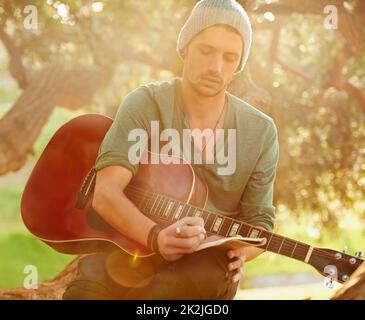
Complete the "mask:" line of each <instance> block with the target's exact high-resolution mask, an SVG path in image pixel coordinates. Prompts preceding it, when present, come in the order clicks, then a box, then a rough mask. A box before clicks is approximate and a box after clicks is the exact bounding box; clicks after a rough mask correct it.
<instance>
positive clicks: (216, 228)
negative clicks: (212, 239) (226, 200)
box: [212, 216, 223, 234]
mask: <svg viewBox="0 0 365 320" xmlns="http://www.w3.org/2000/svg"><path fill="white" fill-rule="evenodd" d="M222 222H223V218H221V217H219V216H217V217H216V218H215V221H214V225H213V230H212V231H213V232H214V233H217V234H219V230H220V228H221V226H222Z"/></svg>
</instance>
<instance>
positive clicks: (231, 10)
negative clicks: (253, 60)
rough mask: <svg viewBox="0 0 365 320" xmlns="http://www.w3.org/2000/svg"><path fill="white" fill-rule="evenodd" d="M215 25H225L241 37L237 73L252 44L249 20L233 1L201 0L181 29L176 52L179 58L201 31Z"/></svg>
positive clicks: (244, 62) (240, 69) (239, 6)
mask: <svg viewBox="0 0 365 320" xmlns="http://www.w3.org/2000/svg"><path fill="white" fill-rule="evenodd" d="M215 24H226V25H229V26H231V27H233V28H234V29H236V30H237V31H238V32H239V33H240V34H241V36H242V39H243V42H244V49H243V53H242V57H241V63H240V65H239V68H238V72H239V71H242V70H243V67H244V66H245V64H246V62H247V59H248V54H249V52H250V48H251V42H252V29H251V23H250V19H249V17H248V15H247V13H246V11H245V9H243V7H242V6H241V5H240V4H239V3H237V1H235V0H201V1H199V2H198V3H197V4H196V5H195V7H194V8H193V10H192V12H191V14H190V16H189V18H188V19H187V20H186V22H185V24H184V26H183V27H182V29H181V31H180V34H179V37H178V40H177V48H176V51H177V53H178V55H179V56H180V58H182V56H181V52H182V50H183V49H184V48H185V46H186V45H187V44H188V43H189V42H190V41H191V40H192V39H193V38H194V37H195V36H196V35H197V34H198V33H199V32H200V31H202V30H204V29H205V28H208V27H210V26H212V25H215Z"/></svg>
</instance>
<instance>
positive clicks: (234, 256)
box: [227, 248, 246, 282]
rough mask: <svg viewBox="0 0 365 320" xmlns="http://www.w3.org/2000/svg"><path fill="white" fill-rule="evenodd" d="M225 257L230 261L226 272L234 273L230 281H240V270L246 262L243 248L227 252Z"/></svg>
mask: <svg viewBox="0 0 365 320" xmlns="http://www.w3.org/2000/svg"><path fill="white" fill-rule="evenodd" d="M227 256H228V258H230V259H231V260H232V261H231V262H230V263H229V264H228V270H229V271H232V272H233V273H234V274H233V277H232V281H233V282H237V281H239V280H240V279H241V268H242V267H243V266H244V264H245V261H246V254H245V248H237V249H231V250H228V252H227Z"/></svg>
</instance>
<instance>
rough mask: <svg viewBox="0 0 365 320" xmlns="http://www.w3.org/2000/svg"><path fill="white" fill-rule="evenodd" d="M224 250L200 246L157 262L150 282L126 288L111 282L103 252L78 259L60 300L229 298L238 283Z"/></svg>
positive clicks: (233, 294)
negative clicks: (176, 257)
mask: <svg viewBox="0 0 365 320" xmlns="http://www.w3.org/2000/svg"><path fill="white" fill-rule="evenodd" d="M226 253H227V250H222V249H219V248H209V249H204V250H201V251H198V252H195V253H193V254H189V255H185V256H184V257H183V258H181V259H179V260H177V261H174V262H164V263H163V264H161V265H160V267H159V270H157V272H156V274H155V275H154V277H153V279H152V281H150V283H149V284H148V285H146V286H144V287H140V288H127V287H123V286H121V285H119V284H117V283H116V282H114V281H113V280H112V279H111V278H110V277H109V275H108V274H107V272H106V269H105V259H106V257H107V253H96V254H92V255H88V256H86V257H84V258H82V259H81V260H80V262H79V265H78V275H77V277H76V279H75V280H74V281H73V282H71V283H70V284H69V286H68V287H67V289H66V291H65V293H64V295H63V299H65V300H74V299H97V300H100V299H126V300H127V299H136V300H155V299H161V300H168V299H176V300H181V299H184V300H185V299H207V300H217V299H224V300H229V299H233V298H234V296H235V294H236V291H237V287H238V282H236V283H232V275H233V272H230V271H228V263H229V262H230V259H229V258H228V257H227V256H226Z"/></svg>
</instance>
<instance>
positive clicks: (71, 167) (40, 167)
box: [21, 114, 208, 256]
mask: <svg viewBox="0 0 365 320" xmlns="http://www.w3.org/2000/svg"><path fill="white" fill-rule="evenodd" d="M111 124H112V119H110V118H107V117H104V116H101V115H94V114H91V115H83V116H80V117H77V118H75V119H73V120H71V121H69V122H68V123H66V124H65V125H64V126H62V127H61V128H60V129H59V130H58V131H57V132H56V134H55V135H54V136H53V137H52V139H51V140H50V142H49V143H48V145H47V146H46V148H45V150H44V151H43V153H42V155H41V157H40V158H39V160H38V162H37V164H36V166H35V167H34V169H33V171H32V173H31V175H30V177H29V180H28V182H27V184H26V186H25V190H24V193H23V196H22V201H21V213H22V218H23V221H24V223H25V225H26V227H27V228H28V229H29V230H30V231H31V232H32V233H33V234H34V235H35V236H36V237H38V238H39V239H41V240H42V241H44V242H45V243H47V244H48V245H49V246H51V247H52V248H54V249H55V250H57V251H59V252H62V253H70V254H81V253H90V252H95V251H99V250H103V249H105V248H108V247H110V246H116V247H119V248H121V249H123V250H125V251H126V252H128V253H130V254H133V255H138V256H149V255H151V254H153V253H152V252H151V251H150V250H149V249H148V248H146V247H144V246H142V245H140V244H138V243H137V242H135V241H133V240H131V239H129V238H127V237H125V236H123V235H122V234H121V233H119V232H118V231H116V230H115V229H114V228H112V227H111V226H110V225H108V224H107V223H106V222H104V221H103V220H102V218H101V217H100V216H99V215H98V214H97V213H96V212H95V211H94V210H93V209H92V207H91V199H92V197H90V199H89V201H88V202H87V203H86V205H85V207H83V208H77V207H76V202H77V198H78V193H79V191H80V188H81V186H82V184H83V181H84V178H85V176H86V175H87V173H88V172H89V171H90V169H91V168H92V167H93V166H94V164H95V161H96V158H97V155H98V150H99V147H100V144H101V142H102V141H103V138H104V136H105V134H106V132H107V131H108V129H109V128H110V125H111ZM147 156H149V157H157V156H158V155H154V154H151V153H149V152H148V151H146V152H145V153H144V154H143V157H147ZM164 157H168V156H164ZM130 184H133V185H134V186H138V187H143V188H144V189H147V190H154V191H155V192H157V193H159V194H163V195H166V196H169V197H171V198H175V199H177V200H180V201H182V202H185V203H189V204H192V205H196V206H199V207H204V206H205V203H206V200H207V196H208V191H207V188H206V185H205V183H204V182H203V181H202V180H201V179H200V178H199V176H197V175H196V174H195V173H194V171H193V169H192V167H191V166H190V165H189V164H187V163H185V162H184V163H183V164H163V163H159V164H140V165H139V169H138V172H137V174H136V175H135V177H134V178H133V179H132V181H131V182H130ZM154 220H156V222H158V223H160V224H163V225H166V224H168V223H167V222H166V220H164V219H158V218H155V219H154Z"/></svg>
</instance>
